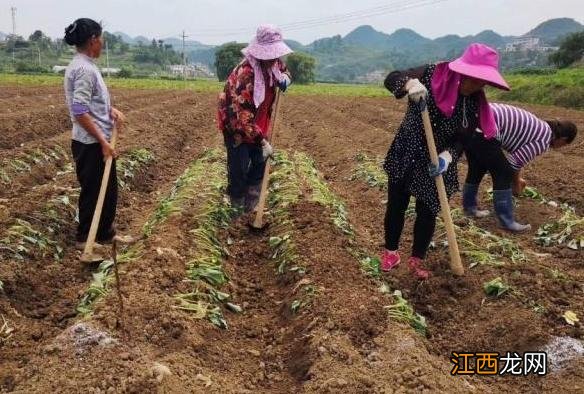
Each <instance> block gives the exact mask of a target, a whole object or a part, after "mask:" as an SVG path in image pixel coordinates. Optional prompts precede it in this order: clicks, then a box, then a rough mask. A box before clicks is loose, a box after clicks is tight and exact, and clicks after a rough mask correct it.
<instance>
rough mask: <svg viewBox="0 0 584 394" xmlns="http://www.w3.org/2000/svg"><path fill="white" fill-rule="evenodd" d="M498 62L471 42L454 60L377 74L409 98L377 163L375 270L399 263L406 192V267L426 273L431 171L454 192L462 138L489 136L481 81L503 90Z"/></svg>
mask: <svg viewBox="0 0 584 394" xmlns="http://www.w3.org/2000/svg"><path fill="white" fill-rule="evenodd" d="M498 68H499V56H498V54H497V52H496V51H495V50H494V49H492V48H490V47H488V46H486V45H483V44H471V45H470V46H469V47H468V48H466V50H465V51H464V53H463V55H462V56H461V57H460V58H458V59H456V60H454V61H451V62H443V63H439V64H432V65H426V66H422V67H419V68H414V69H410V70H407V71H394V72H392V73H390V74H389V75H388V76H387V78H386V79H385V87H386V88H387V89H388V90H389V91H390V92H391V93H393V94H394V95H395V97H396V98H398V99H399V98H402V97H404V96H406V95H407V96H408V97H409V99H410V103H409V106H408V110H407V112H406V115H405V118H404V120H403V122H402V124H401V126H400V127H399V129H398V131H397V134H396V136H395V138H394V140H393V143H392V144H391V147H390V149H389V152H388V153H387V157H386V159H385V163H384V169H385V170H386V172H387V174H388V177H389V183H388V201H387V211H386V214H385V250H384V252H383V255H382V262H381V269H382V270H383V271H389V270H391V269H392V268H394V267H396V266H397V265H398V264H399V263H400V255H399V252H398V246H399V240H400V237H401V232H402V229H403V226H404V220H405V213H406V210H407V208H408V205H409V201H410V197H411V196H414V197H415V199H416V220H415V224H414V243H413V248H412V255H411V257H410V258H409V260H408V267H409V269H410V271H411V272H412V274H413V275H414V276H415V277H416V278H418V279H421V280H423V279H427V278H428V276H429V272H428V271H427V270H426V269H424V267H423V260H424V258H425V256H426V251H427V249H428V246H429V245H430V242H431V240H432V236H433V234H434V229H435V225H436V215H437V214H438V212H440V203H439V199H438V191H437V189H436V184H435V181H434V177H436V176H438V175H440V174H441V175H443V177H444V183H445V185H446V192H447V194H448V196H449V197H450V196H451V195H452V194H453V193H454V192H455V191H457V190H458V174H457V169H456V163H457V161H458V158H459V156H460V154H461V152H462V144H463V143H464V138H462V136H463V135H465V134H469V133H471V132H473V131H474V130H475V129H476V128H477V127H479V126H480V127H481V129H482V130H483V131H484V133H485V137H486V138H493V137H494V136H495V134H496V125H495V120H494V116H493V112H492V110H491V109H490V107H489V105H488V102H487V99H486V97H485V92H484V87H485V85H491V86H494V87H496V88H498V89H504V90H508V89H509V87H508V85H507V83H506V82H505V80H504V79H503V77H502V76H501V74H500V73H499V70H498ZM421 99H425V100H426V102H427V105H428V110H429V113H430V119H431V122H432V128H433V131H434V139H435V140H436V148H437V150H438V152H440V153H439V155H438V156H439V164H438V166H437V167H434V166H432V165H431V163H430V155H429V153H428V147H427V145H426V140H425V137H424V135H425V134H424V126H423V123H422V117H421V116H420V108H419V106H418V104H417V103H418V102H419V101H420V100H421Z"/></svg>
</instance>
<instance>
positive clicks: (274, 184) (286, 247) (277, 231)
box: [268, 152, 317, 314]
mask: <svg viewBox="0 0 584 394" xmlns="http://www.w3.org/2000/svg"><path fill="white" fill-rule="evenodd" d="M301 195H302V189H301V184H300V180H299V178H298V174H297V166H296V164H295V162H294V161H292V160H291V159H290V157H289V155H288V154H287V153H286V152H278V153H276V155H275V157H274V165H273V170H272V172H271V174H270V193H269V200H268V204H269V207H270V214H271V218H272V220H273V222H274V224H273V225H272V228H271V233H272V234H273V235H272V236H271V237H270V238H269V246H270V250H271V251H272V254H271V259H272V260H273V261H274V262H275V265H276V272H277V273H278V275H285V274H292V275H294V276H295V279H296V280H297V283H296V285H295V286H294V288H293V289H292V291H291V298H292V300H291V302H290V310H291V312H292V313H294V314H297V313H299V312H300V311H301V310H302V309H304V308H307V307H309V306H310V305H311V303H312V301H313V299H314V297H315V295H316V294H317V288H316V287H315V286H314V285H312V284H311V281H310V280H309V279H308V278H307V277H306V273H307V267H306V265H305V264H304V263H303V262H302V261H301V257H300V256H299V254H298V252H297V250H298V248H297V245H296V243H295V241H294V238H295V234H296V231H297V230H296V229H295V226H294V223H293V222H292V216H291V213H290V208H291V207H292V206H293V205H294V204H297V203H298V201H299V200H300V196H301Z"/></svg>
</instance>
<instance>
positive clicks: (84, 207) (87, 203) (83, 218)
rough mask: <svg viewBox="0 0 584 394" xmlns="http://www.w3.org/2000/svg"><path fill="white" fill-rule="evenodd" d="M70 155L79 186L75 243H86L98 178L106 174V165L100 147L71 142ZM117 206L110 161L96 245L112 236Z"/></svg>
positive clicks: (116, 190)
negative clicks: (71, 155) (77, 223)
mask: <svg viewBox="0 0 584 394" xmlns="http://www.w3.org/2000/svg"><path fill="white" fill-rule="evenodd" d="M71 151H72V152H73V159H74V160H75V170H76V173H77V180H78V181H79V184H80V185H81V193H80V194H79V226H78V227H77V241H78V242H85V241H86V240H87V236H88V234H89V227H91V220H92V219H93V213H94V212H95V206H96V205H97V197H98V196H99V189H100V187H101V178H102V177H103V172H104V170H105V161H104V160H103V153H102V152H101V145H100V144H97V143H96V144H82V143H81V142H78V141H72V143H71ZM117 203H118V177H117V174H116V161H115V160H113V163H112V170H111V172H110V177H109V180H108V186H107V192H106V194H105V200H104V202H103V210H102V212H101V219H100V221H99V227H98V230H97V236H96V240H97V242H106V241H109V240H111V238H112V237H113V236H114V235H115V232H114V228H113V223H114V219H115V217H116V205H117Z"/></svg>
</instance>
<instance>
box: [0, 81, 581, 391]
mask: <svg viewBox="0 0 584 394" xmlns="http://www.w3.org/2000/svg"><path fill="white" fill-rule="evenodd" d="M113 95H114V102H115V105H117V106H118V107H119V108H121V109H122V110H124V111H125V112H126V114H127V117H128V120H129V126H128V129H127V130H126V132H125V133H124V134H123V135H122V137H121V141H120V145H119V146H120V151H121V152H122V155H123V153H124V152H125V151H128V150H130V149H133V148H147V149H149V150H150V151H152V153H153V154H154V156H155V160H154V161H153V162H152V163H150V164H148V165H147V166H146V167H145V168H141V169H140V171H139V173H138V174H137V176H136V177H135V178H134V179H133V180H131V182H130V187H129V188H128V189H126V190H124V191H123V192H122V194H121V198H120V204H119V211H118V212H119V213H118V227H119V228H120V230H121V231H124V232H129V233H137V232H139V230H140V228H141V226H142V225H143V224H144V222H145V221H146V219H147V217H148V215H149V214H150V213H151V212H152V211H153V209H154V207H155V206H156V204H157V203H158V201H159V200H160V199H161V198H162V197H164V196H165V195H168V193H169V191H170V189H171V186H172V183H173V182H174V180H175V179H176V178H177V177H178V176H179V175H180V174H181V173H182V172H183V171H184V169H185V168H186V167H187V165H188V164H189V163H190V162H192V161H193V160H194V159H196V158H197V157H199V156H200V155H201V154H202V153H203V151H204V150H205V149H206V148H208V147H221V144H222V140H221V138H220V135H219V134H218V133H217V131H216V128H215V125H214V118H215V112H214V110H215V97H214V95H209V94H195V93H192V92H188V91H163V92H152V91H132V90H122V91H114V92H113ZM0 100H2V103H5V104H6V105H3V106H1V107H2V110H1V111H0V119H2V122H1V123H0V124H1V126H0V127H2V136H3V137H2V138H3V139H2V141H6V142H5V143H4V145H1V146H0V152H1V154H2V159H11V158H18V157H20V156H21V155H22V154H23V153H27V152H30V151H32V150H34V149H36V148H45V147H52V146H56V145H58V146H61V147H62V148H63V149H65V150H66V151H67V152H68V150H69V146H68V145H69V131H68V127H69V124H68V118H67V116H66V113H65V108H64V106H63V105H62V104H61V102H62V101H63V96H62V93H61V92H60V90H59V89H56V88H36V89H26V88H7V89H2V93H1V96H0ZM51 105H54V108H53V107H50V106H51ZM526 107H528V109H531V110H533V111H534V112H535V113H536V114H538V115H540V116H542V117H548V116H549V117H564V118H569V119H572V120H574V121H575V122H576V123H577V124H578V126H579V128H580V129H582V127H583V126H584V114H583V113H582V112H580V111H569V110H564V109H560V108H554V107H541V106H526ZM8 108H10V110H9V109H8ZM403 110H404V103H403V102H397V101H395V100H393V99H391V98H387V99H365V98H354V99H348V98H332V97H316V96H314V97H294V96H292V97H284V99H283V104H282V111H281V114H280V115H281V117H280V119H279V121H278V122H279V126H278V130H279V131H278V133H279V134H278V137H277V138H278V139H277V142H276V144H277V147H276V148H277V149H282V150H287V151H289V152H292V151H294V150H299V151H303V152H305V153H307V154H308V155H310V156H311V157H312V158H314V159H315V161H316V164H317V166H318V169H319V170H320V171H321V172H322V174H323V177H324V179H325V180H326V181H327V182H328V184H329V186H330V187H331V189H332V190H333V191H334V192H335V193H337V194H338V195H339V196H340V197H341V198H342V199H343V200H344V201H345V203H346V205H347V209H348V212H349V219H350V222H351V224H352V225H353V227H354V229H355V234H356V237H355V241H349V239H348V238H347V237H346V236H345V235H344V234H342V233H341V232H340V231H339V230H338V229H337V228H336V227H335V226H334V225H333V224H332V223H331V222H330V220H329V218H328V217H329V214H328V213H327V211H326V210H325V208H323V207H322V206H320V205H318V204H316V203H314V202H311V201H310V199H309V198H308V196H307V194H306V193H307V192H305V193H304V195H303V198H301V200H300V201H299V202H298V203H296V204H294V205H293V206H292V207H291V208H290V216H291V218H292V226H293V227H294V242H295V244H296V245H297V251H298V255H299V258H300V260H301V261H302V262H303V263H304V264H305V265H306V267H307V272H306V275H304V276H298V275H294V274H286V275H278V274H277V273H276V269H275V266H274V262H273V260H272V259H271V251H270V248H269V247H268V240H269V238H270V237H271V236H273V235H275V234H273V228H272V227H269V228H268V229H267V230H265V231H264V232H263V233H260V234H252V233H250V231H249V229H248V228H247V226H246V221H247V220H249V218H248V217H242V218H240V219H238V220H236V221H234V222H233V223H232V224H231V226H230V227H229V228H228V229H225V230H223V231H222V233H221V236H220V238H221V240H222V241H223V242H224V243H225V244H226V245H227V244H230V246H228V248H229V252H230V253H229V256H228V257H227V258H226V259H225V261H224V266H225V269H226V271H227V273H228V275H229V277H230V281H229V283H228V284H227V285H226V288H225V289H224V291H227V292H228V293H230V294H231V296H232V298H233V301H234V302H235V303H237V304H239V305H241V306H242V307H243V313H241V314H233V313H229V312H225V317H226V319H227V321H228V324H229V329H227V330H221V329H218V328H216V327H215V326H213V325H211V324H210V323H209V322H208V321H206V320H196V319H193V318H192V316H191V315H190V314H188V313H187V312H184V311H180V310H178V309H176V308H175V307H176V299H175V298H174V296H175V295H176V294H177V293H180V292H185V291H189V290H188V289H189V286H188V284H187V283H186V282H185V279H186V272H185V270H186V263H187V260H188V256H189V253H190V250H192V248H193V247H194V246H195V245H194V241H193V239H192V238H191V237H190V236H189V230H191V229H192V223H193V220H196V217H197V212H198V209H200V205H201V204H202V202H203V201H202V199H200V200H199V199H193V201H191V202H189V204H188V205H187V207H185V208H184V210H183V211H182V214H181V215H180V216H173V217H171V218H170V219H169V220H168V221H167V222H165V223H164V224H163V225H162V227H161V228H160V229H158V230H157V231H156V233H155V234H154V235H153V236H152V237H151V238H149V239H148V240H147V241H146V242H145V250H144V254H143V257H142V258H141V259H139V260H137V261H133V262H130V263H128V264H126V265H123V266H122V269H121V276H122V294H123V296H124V301H125V309H124V313H123V314H121V313H120V310H119V305H118V303H117V300H118V298H117V297H118V295H117V293H116V291H115V290H113V291H111V292H110V293H108V294H107V295H106V296H104V297H103V299H102V300H100V301H99V302H98V303H97V305H96V306H95V310H94V313H93V315H91V316H90V317H88V318H86V319H80V318H79V317H78V316H77V314H76V311H75V307H76V305H77V303H78V302H79V300H80V298H81V297H82V295H83V293H84V291H85V290H86V289H87V287H88V285H89V282H90V280H91V275H92V272H94V270H95V269H96V267H92V266H84V265H82V264H81V263H79V262H78V260H77V258H78V254H77V252H75V251H74V250H73V242H72V236H73V231H74V224H73V223H70V225H69V226H64V227H62V229H61V230H60V231H58V232H57V233H56V234H54V237H53V238H54V239H55V241H56V242H58V243H59V245H61V246H62V247H63V249H64V258H63V260H62V261H61V262H55V261H54V259H53V258H52V257H51V256H44V257H43V256H34V257H32V258H29V259H27V260H25V261H16V260H14V259H10V258H7V257H6V256H5V255H1V256H4V257H2V258H3V260H2V263H1V265H0V280H2V281H3V283H4V291H3V292H2V293H0V314H1V315H2V316H3V317H4V318H6V320H7V321H8V324H9V326H10V327H12V328H14V332H13V333H12V335H11V337H10V338H9V339H7V340H5V341H1V339H0V364H1V366H2V367H1V368H0V391H6V392H12V391H16V392H49V391H57V392H77V391H80V390H83V391H88V392H233V393H235V392H274V393H281V392H341V391H343V392H350V393H353V392H363V393H366V392H367V393H368V392H379V393H381V392H412V391H415V392H436V391H449V392H483V391H486V390H487V385H489V386H494V387H495V388H496V389H498V390H500V391H508V392H540V391H549V392H556V391H560V390H563V391H567V392H570V391H572V392H579V391H582V390H584V362H583V361H582V359H580V360H579V361H576V362H575V363H573V364H571V365H569V366H568V367H567V368H564V369H563V370H560V371H558V372H554V373H551V374H549V375H548V376H547V377H529V378H500V377H493V378H484V377H476V378H472V377H471V378H468V377H452V376H450V373H449V371H450V369H451V367H452V364H451V363H450V362H449V357H450V353H451V352H453V351H486V352H495V351H497V352H507V351H512V352H513V351H514V352H525V351H534V350H540V349H542V348H543V346H544V345H545V344H546V343H548V342H549V340H550V338H551V337H552V336H568V337H572V338H577V339H583V338H584V332H583V330H582V326H581V325H578V324H577V325H576V326H574V327H572V326H569V325H567V324H566V323H565V321H564V320H563V319H562V317H561V315H562V314H563V313H564V312H565V311H566V310H572V311H574V312H575V313H576V314H577V315H578V316H580V317H582V316H584V288H583V287H582V283H584V282H583V279H584V266H583V265H582V262H583V261H584V260H583V258H582V257H583V256H582V254H581V252H577V251H576V252H574V251H569V250H566V249H560V248H552V249H550V248H542V247H539V246H537V245H536V244H535V243H534V241H533V232H532V233H529V234H522V235H518V236H511V235H509V234H506V233H504V232H502V231H501V230H499V229H498V228H497V226H496V223H495V220H494V219H493V218H492V217H491V218H486V219H484V220H483V221H481V222H480V223H478V224H479V225H480V226H484V227H485V228H487V229H489V230H490V231H492V232H494V233H496V234H498V235H501V236H505V237H511V238H512V239H513V240H515V241H516V242H517V243H518V244H519V246H520V247H521V248H522V250H524V251H526V252H532V254H530V259H529V261H528V262H525V263H518V264H515V265H510V264H508V265H506V266H503V267H499V268H496V267H485V266H481V267H476V268H473V269H472V270H470V271H468V273H467V275H466V276H464V277H463V278H455V277H453V276H452V275H451V274H450V273H449V271H448V253H447V250H445V249H443V248H438V249H436V250H434V251H432V252H431V253H430V255H429V264H430V265H431V267H432V269H433V276H432V277H431V279H429V280H428V281H426V282H425V283H422V284H420V283H418V282H416V281H415V280H413V279H412V278H411V277H410V275H409V274H408V272H407V269H406V268H405V267H399V268H398V269H397V270H396V271H395V272H392V273H391V274H388V275H385V276H384V278H383V279H384V280H385V281H387V282H388V284H389V285H390V287H391V289H392V290H394V289H399V290H401V291H402V292H403V294H404V297H405V298H406V299H408V300H409V301H410V302H411V303H412V305H413V306H414V307H415V309H416V311H417V312H419V313H421V314H422V315H424V316H425V317H426V318H427V322H428V331H429V333H428V337H427V338H424V337H422V336H421V335H419V334H418V333H417V332H415V331H414V330H413V329H411V328H410V327H408V326H407V325H404V324H402V323H397V322H395V321H393V320H390V319H389V318H388V317H387V315H386V312H385V310H384V308H383V307H384V306H386V305H389V304H391V300H390V299H389V298H387V296H384V295H382V294H381V293H380V292H379V291H378V283H377V282H376V281H374V280H372V279H369V278H368V277H367V276H366V275H365V274H364V273H363V272H362V271H361V270H360V267H359V263H358V261H356V259H355V258H354V257H353V256H352V255H351V253H350V252H349V247H353V246H355V245H353V244H351V242H356V243H357V245H358V246H359V247H360V248H361V249H363V250H365V251H367V252H368V253H369V254H370V255H372V256H373V255H375V254H377V253H378V252H379V251H380V250H381V249H382V237H383V215H384V203H385V200H386V196H385V192H383V191H380V190H378V189H373V188H370V187H369V186H368V185H367V184H366V183H364V182H362V181H359V180H352V175H353V172H354V169H355V163H356V162H355V156H356V155H357V154H358V153H365V154H367V155H368V156H370V157H378V158H382V157H383V156H384V155H385V152H386V151H387V148H388V147H389V144H390V141H391V138H392V136H393V133H394V132H395V130H396V128H397V127H398V125H399V123H400V122H401V118H402V116H403ZM5 119H6V120H7V121H6V122H5V121H4V120H5ZM10 122H12V123H10ZM4 125H7V126H4ZM27 125H28V126H30V127H27ZM9 135H10V137H8V136H9ZM21 144H24V145H23V146H21ZM583 150H584V149H583V147H582V143H581V139H579V140H577V141H576V142H575V144H574V145H573V146H570V147H568V148H566V149H564V150H562V151H560V152H551V153H549V154H547V155H546V156H545V157H543V158H540V159H538V160H537V161H536V162H535V163H534V164H532V165H530V166H529V168H527V170H526V172H525V178H526V179H527V181H528V182H529V183H530V184H531V185H533V186H536V187H537V188H538V190H539V191H540V192H542V194H543V195H545V196H547V197H549V198H553V199H555V200H557V201H562V202H568V203H570V204H571V205H574V206H576V208H577V210H578V212H579V214H582V213H583V209H584V205H582V204H583V203H582V201H584V198H583V197H584V188H583V187H582V184H581V182H579V181H578V180H579V179H582V175H583V173H584V165H583V164H584V159H583V158H582V157H583V156H582V153H583ZM67 164H68V162H67V160H58V161H55V162H52V163H51V164H45V165H39V166H36V167H34V168H32V169H31V172H30V173H22V174H18V175H17V176H15V177H14V178H13V179H12V184H11V186H10V187H8V188H4V189H3V190H2V191H1V192H0V198H1V200H0V205H1V206H2V207H0V208H2V211H0V232H1V231H4V230H5V229H6V228H7V227H8V226H9V225H10V224H12V223H13V220H14V219H15V218H19V219H23V220H30V217H31V216H34V215H35V213H36V212H40V211H42V209H43V207H44V206H45V205H46V203H47V202H48V201H49V200H50V199H51V198H54V197H55V196H59V195H61V194H62V193H68V192H69V191H70V190H74V189H75V188H76V187H77V185H76V180H75V176H74V173H72V172H70V171H64V169H65V168H66V167H67ZM460 169H461V171H460V172H461V179H463V178H462V176H463V174H464V172H465V170H464V165H461V166H460ZM487 188H488V185H484V190H486V189H487ZM485 195H486V193H485ZM459 204H460V201H459V197H456V198H454V199H453V201H452V205H455V206H459ZM483 204H484V205H487V204H488V201H487V200H486V198H485V199H484V200H483ZM519 204H520V205H519V207H518V210H517V216H518V217H519V218H520V219H521V220H523V221H529V222H530V223H531V224H532V226H533V227H534V228H537V227H538V226H539V225H540V224H543V223H545V222H548V221H549V220H551V219H557V217H558V216H559V211H558V210H557V209H554V208H552V207H549V206H543V205H539V204H538V203H537V202H535V201H531V200H526V199H523V200H521V201H520V203H519ZM3 212H4V213H3ZM42 224H43V225H44V226H46V225H47V224H50V223H42ZM411 225H412V223H411V220H409V219H408V221H407V223H406V229H405V231H404V237H403V239H402V249H403V250H402V257H403V258H406V257H407V250H408V249H409V246H410V245H411ZM231 243H232V245H231ZM552 270H559V271H561V272H562V273H563V274H564V276H561V277H557V275H556V277H554V276H551V275H550V272H551V271H552ZM497 276H500V277H502V278H503V279H504V280H505V281H506V282H507V283H510V284H511V285H512V286H513V287H514V288H515V289H517V290H519V291H520V294H521V296H517V295H514V296H504V297H501V298H497V299H492V298H486V297H485V296H484V292H483V283H484V282H486V281H488V280H491V279H493V278H494V277H497ZM305 285H310V286H312V287H313V288H314V289H315V293H314V296H313V298H312V299H311V302H310V303H309V305H308V306H306V307H303V308H301V309H300V310H299V311H298V312H297V313H292V312H291V304H292V302H293V300H294V299H297V298H298V292H299V291H300V290H299V289H300V288H301V287H302V286H305ZM112 286H113V285H112ZM530 301H533V302H536V303H538V304H541V305H543V306H545V312H543V313H541V312H535V311H534V310H533V308H532V307H531V305H532V304H530ZM2 324H3V322H2V321H0V326H2Z"/></svg>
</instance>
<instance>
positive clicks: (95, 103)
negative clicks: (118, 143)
mask: <svg viewBox="0 0 584 394" xmlns="http://www.w3.org/2000/svg"><path fill="white" fill-rule="evenodd" d="M101 33H102V28H101V26H100V24H99V23H97V22H95V21H94V20H91V19H87V18H81V19H77V20H76V21H75V22H73V24H71V25H69V26H68V27H67V28H66V29H65V42H66V43H67V44H69V45H75V47H76V49H77V53H76V55H75V56H74V57H73V60H71V62H70V63H69V66H68V67H67V70H66V71H65V96H66V101H67V106H68V108H69V112H70V114H71V120H72V121H73V136H72V142H71V150H72V152H73V159H74V160H75V169H76V173H77V179H78V181H79V184H80V185H81V193H80V195H79V226H78V227H77V236H76V238H77V243H76V247H77V248H78V249H83V248H84V247H85V241H86V240H87V236H88V234H89V227H90V226H91V220H92V218H93V213H94V211H95V207H96V205H97V197H98V195H99V189H100V186H101V179H102V177H103V172H104V168H105V158H107V157H109V156H113V157H116V155H117V154H116V152H115V151H114V149H113V148H112V146H111V145H110V140H111V137H112V131H113V128H114V122H115V123H116V124H117V125H118V127H121V126H122V124H123V123H124V120H125V118H124V115H123V114H122V113H121V112H120V111H118V110H117V109H115V108H113V107H112V106H111V102H110V96H109V92H108V90H107V87H106V85H105V82H104V80H103V78H102V76H101V74H100V72H99V69H98V68H97V65H96V64H95V59H97V58H99V56H100V54H101V49H102V46H103V38H102V36H101ZM117 200H118V184H117V174H116V164H115V160H113V163H112V171H111V173H110V177H109V183H108V187H107V193H106V195H105V201H104V204H103V212H102V215H101V220H100V222H99V228H98V231H97V236H96V241H97V242H98V243H108V242H110V241H111V240H112V239H113V237H114V236H115V230H114V227H113V223H114V218H115V216H116V204H117Z"/></svg>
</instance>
